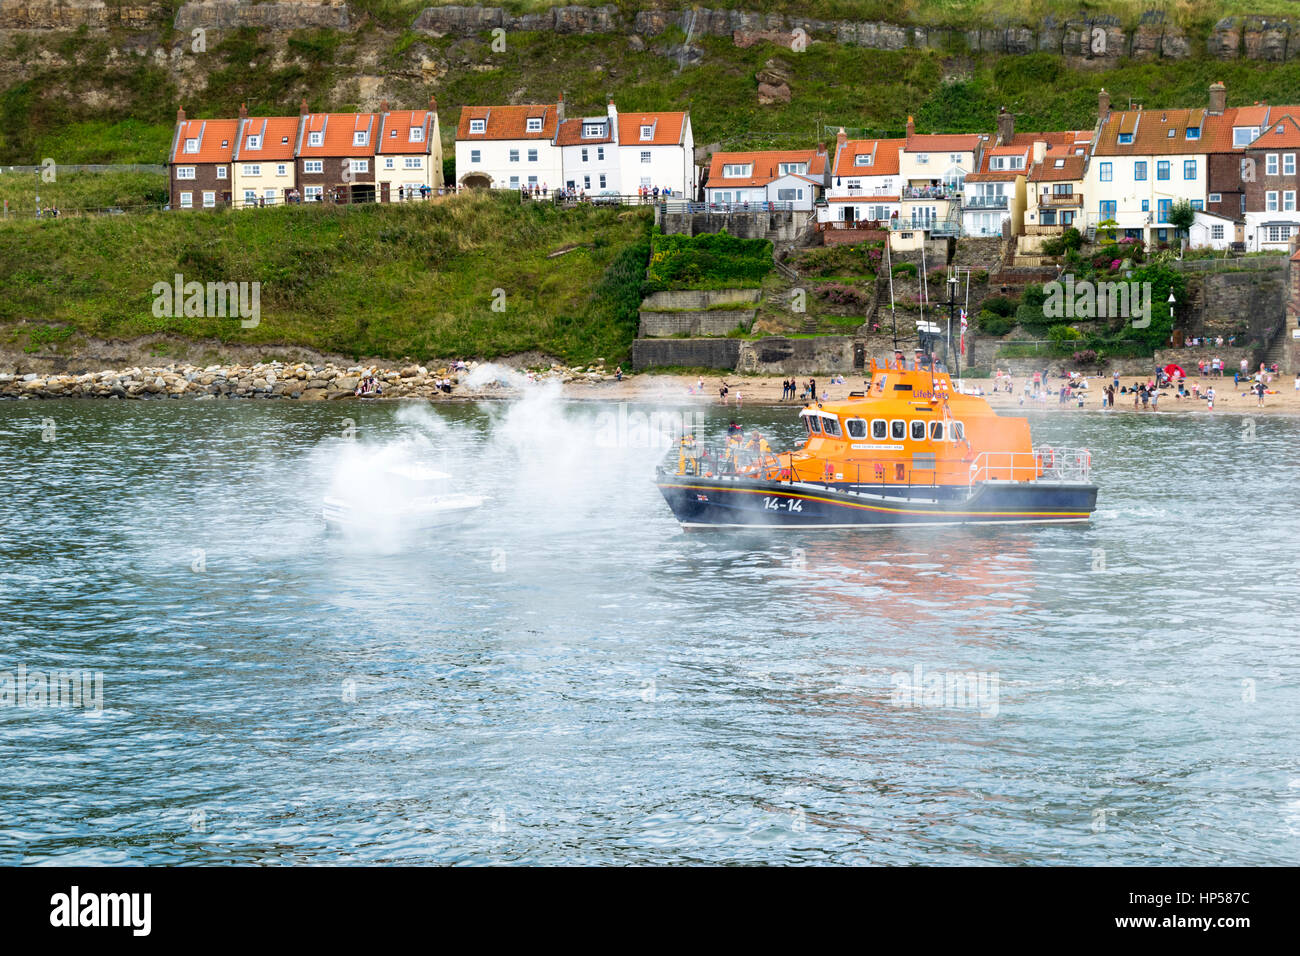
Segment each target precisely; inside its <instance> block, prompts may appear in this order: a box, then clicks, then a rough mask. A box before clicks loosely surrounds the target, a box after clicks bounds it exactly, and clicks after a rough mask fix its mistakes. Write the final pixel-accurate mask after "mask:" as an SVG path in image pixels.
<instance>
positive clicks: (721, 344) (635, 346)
mask: <svg viewBox="0 0 1300 956" xmlns="http://www.w3.org/2000/svg"><path fill="white" fill-rule="evenodd" d="M740 343H741V340H740V339H716V338H715V339H637V340H636V341H635V342H633V343H632V368H634V369H635V370H636V371H638V372H639V371H642V370H644V369H647V368H668V367H676V368H721V369H734V368H735V367H736V360H737V359H738V358H739V357H740Z"/></svg>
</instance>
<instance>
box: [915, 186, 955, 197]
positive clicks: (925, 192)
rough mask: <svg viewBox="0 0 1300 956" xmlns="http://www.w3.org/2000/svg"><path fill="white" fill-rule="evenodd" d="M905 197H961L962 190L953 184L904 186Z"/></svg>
mask: <svg viewBox="0 0 1300 956" xmlns="http://www.w3.org/2000/svg"><path fill="white" fill-rule="evenodd" d="M903 198H904V199H942V200H953V199H960V198H961V190H960V189H957V188H955V187H951V186H904V187H903Z"/></svg>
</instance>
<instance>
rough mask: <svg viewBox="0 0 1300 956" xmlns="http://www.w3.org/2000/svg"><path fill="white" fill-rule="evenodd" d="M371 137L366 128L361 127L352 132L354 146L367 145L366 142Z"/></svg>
mask: <svg viewBox="0 0 1300 956" xmlns="http://www.w3.org/2000/svg"><path fill="white" fill-rule="evenodd" d="M369 139H370V134H369V133H367V132H366V131H365V130H362V129H359V130H357V131H356V132H355V133H353V134H352V145H353V146H365V145H366V142H367V141H368V140H369Z"/></svg>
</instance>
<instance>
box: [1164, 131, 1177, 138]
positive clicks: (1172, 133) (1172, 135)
mask: <svg viewBox="0 0 1300 956" xmlns="http://www.w3.org/2000/svg"><path fill="white" fill-rule="evenodd" d="M1177 132H1178V130H1176V129H1171V130H1170V131H1169V132H1167V133H1165V136H1166V137H1168V138H1169V139H1173V138H1174V134H1175V133H1177Z"/></svg>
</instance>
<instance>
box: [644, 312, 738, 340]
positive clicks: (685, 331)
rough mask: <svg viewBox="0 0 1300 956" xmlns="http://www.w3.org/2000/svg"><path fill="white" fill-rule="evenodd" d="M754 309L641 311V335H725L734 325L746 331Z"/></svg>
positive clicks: (655, 336)
mask: <svg viewBox="0 0 1300 956" xmlns="http://www.w3.org/2000/svg"><path fill="white" fill-rule="evenodd" d="M757 314H758V310H757V309H709V310H708V311H705V312H646V311H642V313H641V332H640V334H641V336H642V337H643V338H666V337H668V336H671V335H727V334H728V333H730V332H734V331H735V330H736V329H737V328H738V327H739V328H743V329H745V330H746V331H748V329H749V327H750V326H751V325H752V324H753V322H754V316H756V315H757Z"/></svg>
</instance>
